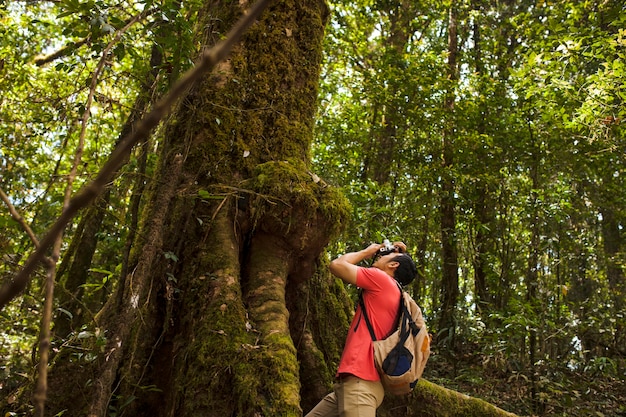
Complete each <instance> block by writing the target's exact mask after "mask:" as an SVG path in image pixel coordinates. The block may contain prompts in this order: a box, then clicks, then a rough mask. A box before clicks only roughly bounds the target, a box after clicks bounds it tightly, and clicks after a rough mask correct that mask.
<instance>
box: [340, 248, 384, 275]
mask: <svg viewBox="0 0 626 417" xmlns="http://www.w3.org/2000/svg"><path fill="white" fill-rule="evenodd" d="M382 246H383V245H381V244H378V243H372V244H371V245H369V246H368V247H367V248H365V249H362V250H360V251H358V252H349V253H345V254H343V255H341V256H340V257H339V258H337V259H335V260H333V261H332V262H331V263H330V272H331V273H332V274H333V275H334V276H336V277H337V278H341V280H342V281H344V282H346V283H348V284H353V285H356V272H357V271H358V266H356V265H357V264H358V263H359V262H361V261H362V260H364V259H368V258H373V257H374V255H376V252H378V249H380V248H382Z"/></svg>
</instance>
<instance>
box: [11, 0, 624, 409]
mask: <svg viewBox="0 0 626 417" xmlns="http://www.w3.org/2000/svg"><path fill="white" fill-rule="evenodd" d="M331 3H332V4H331V12H332V18H331V23H330V24H329V25H328V27H327V36H326V39H325V45H324V47H325V63H324V67H323V69H322V77H321V80H320V94H319V107H318V115H317V119H316V126H315V140H314V144H313V147H312V159H313V168H312V171H314V172H316V173H318V174H319V175H320V176H322V177H323V178H322V179H323V181H326V182H328V183H330V184H332V185H336V186H338V187H340V188H341V189H342V191H343V193H344V195H345V196H346V198H347V199H348V200H349V203H350V207H351V210H352V212H351V215H350V224H348V225H343V226H344V228H345V232H344V234H343V235H342V236H341V238H340V239H338V240H337V241H336V242H334V243H333V244H332V245H331V246H329V248H328V252H329V253H330V254H331V256H334V255H336V254H338V253H342V252H345V251H348V250H353V249H359V248H361V247H362V246H363V245H364V244H366V243H367V242H368V241H381V240H382V239H384V238H389V239H391V240H396V239H402V240H403V241H405V242H406V243H407V244H408V245H409V251H410V253H411V254H412V255H413V256H414V258H415V259H416V261H417V262H418V264H419V268H420V279H419V280H418V282H417V283H416V286H415V288H414V292H415V293H416V298H417V299H418V300H419V301H420V304H421V305H422V307H423V309H424V313H425V316H426V318H427V319H428V321H429V325H430V327H431V328H432V329H433V330H434V331H435V332H437V331H438V330H439V329H438V319H439V316H440V307H441V291H442V282H441V277H442V272H441V271H442V264H443V262H444V260H443V257H442V253H441V234H440V233H441V230H440V224H441V220H442V219H441V215H440V209H441V204H440V198H441V184H442V183H441V178H443V177H444V176H450V178H453V180H454V186H455V192H454V203H455V205H456V212H455V214H456V229H455V231H456V234H457V237H458V241H457V249H458V254H459V265H458V269H459V277H460V281H459V290H460V296H459V299H458V302H457V313H458V314H457V323H456V325H457V329H458V332H457V336H458V337H459V338H460V340H461V343H460V344H459V345H458V348H457V350H455V351H446V350H441V351H435V355H434V356H433V358H432V359H431V363H430V364H429V369H428V371H427V375H426V378H427V379H432V380H433V381H435V382H439V383H441V384H442V385H445V386H447V387H450V388H456V389H458V390H460V391H463V392H468V393H473V394H475V395H477V396H479V397H481V398H484V399H487V400H490V401H492V402H494V403H496V404H500V405H501V406H502V407H505V408H506V407H510V408H509V409H510V410H511V411H515V412H518V413H519V414H533V413H534V414H544V415H570V416H575V415H581V416H582V415H590V414H593V413H596V414H598V413H604V414H606V415H610V414H617V413H619V412H622V413H623V412H624V409H623V405H621V403H623V399H624V398H625V397H626V394H625V392H626V390H625V389H624V388H625V387H624V380H625V374H624V369H625V365H626V364H625V363H624V354H625V353H626V351H625V350H624V348H623V346H624V342H625V341H626V334H624V329H625V328H626V318H625V317H624V315H623V311H624V310H623V308H622V307H623V306H624V303H625V302H626V301H625V300H624V297H625V295H626V292H625V286H624V284H623V282H624V274H625V272H624V268H625V265H626V255H625V248H626V243H625V242H624V239H625V238H626V236H625V235H624V226H625V219H626V210H625V209H624V207H626V201H625V199H626V196H625V195H624V192H623V190H624V189H626V186H625V184H624V179H625V178H626V166H625V160H624V158H623V155H624V152H625V151H626V148H625V146H626V143H625V133H624V120H625V118H626V107H625V106H624V100H625V99H626V87H625V83H624V82H623V81H624V79H625V78H626V64H625V50H626V48H625V47H626V31H625V30H624V27H625V26H626V13H624V6H623V4H622V3H623V2H620V1H615V0H609V1H600V0H591V1H582V2H579V1H562V2H551V1H540V2H530V1H525V0H516V1H508V2H486V1H480V0H476V1H472V2H469V1H465V2H456V3H455V4H456V5H457V7H458V11H459V22H458V25H459V38H460V42H459V47H458V48H459V57H460V59H459V63H458V67H457V68H456V71H457V72H458V82H456V83H455V82H454V81H452V80H450V79H449V78H448V77H447V74H446V62H447V61H446V60H447V54H448V52H447V47H448V39H447V25H448V21H449V20H448V18H449V16H448V12H449V7H450V3H451V2H435V1H430V0H424V1H414V2H407V1H378V0H358V1H350V2H348V1H343V0H337V1H334V2H331ZM199 6H200V4H199V2H198V1H193V2H184V5H182V6H181V4H179V2H176V1H163V2H153V1H150V0H148V1H144V2H130V1H121V2H110V1H107V0H88V1H77V0H63V1H59V2H19V1H18V2H0V22H1V24H0V91H2V97H1V98H0V188H1V189H2V190H3V191H4V192H5V193H6V194H7V195H8V196H9V198H10V201H11V203H12V204H13V205H14V206H15V207H16V208H17V210H18V211H19V213H20V214H21V216H23V218H24V220H25V222H26V223H27V224H29V225H30V226H31V227H32V228H33V230H34V231H35V234H36V235H38V236H40V235H41V234H42V233H43V232H44V231H45V230H46V228H47V227H48V226H49V225H50V224H51V223H52V222H53V221H54V219H55V218H56V217H57V216H58V214H59V213H60V211H61V209H62V207H61V204H62V200H63V191H64V186H65V179H66V176H67V174H68V171H69V167H70V165H71V163H72V158H73V157H74V152H75V149H76V147H77V146H78V143H79V139H80V132H81V129H82V127H83V126H82V125H81V123H82V118H83V116H84V115H87V116H88V117H87V119H86V124H85V126H84V127H85V132H86V137H85V150H84V153H83V156H82V159H81V162H82V164H81V168H80V172H79V175H78V179H77V184H76V187H79V186H80V185H81V184H83V183H85V182H86V181H87V180H88V179H89V178H90V177H91V176H92V175H93V174H94V172H96V171H97V169H98V168H99V166H100V165H101V164H102V162H103V160H104V158H105V157H106V156H107V155H108V153H109V152H110V150H111V149H112V148H113V147H114V146H115V143H116V141H117V140H118V138H119V135H120V134H121V130H122V126H123V124H124V122H125V120H126V118H127V117H128V115H129V114H130V113H131V110H132V108H133V106H134V103H135V100H136V97H137V96H138V95H139V94H140V92H142V91H146V89H147V87H146V86H145V85H144V84H143V83H144V82H145V81H144V80H145V79H146V78H145V75H146V74H147V73H148V72H149V71H151V70H153V69H154V68H151V67H150V65H151V64H150V59H149V56H150V53H151V50H152V48H153V46H158V49H159V50H160V51H161V52H162V53H163V54H164V56H165V58H164V60H163V64H161V65H159V68H158V70H159V72H158V74H159V76H157V78H156V85H157V86H156V89H155V90H154V94H155V95H158V94H161V93H162V92H164V91H166V90H167V87H168V85H169V83H170V81H171V79H172V78H176V77H177V75H178V74H180V72H181V71H182V70H183V69H184V68H185V67H187V66H189V65H190V57H191V56H193V55H194V54H195V52H196V51H197V50H198V46H197V45H196V44H195V43H194V40H192V36H191V33H192V24H193V22H194V19H195V13H196V10H197V8H198V7H199ZM140 15H141V18H140V19H138V20H137V22H136V23H135V24H133V25H131V27H129V28H128V29H127V30H125V31H124V33H123V35H122V36H121V37H120V38H119V40H115V35H116V34H117V33H118V32H119V31H121V30H122V29H123V28H124V27H125V26H126V25H127V24H128V23H129V22H130V20H131V19H132V17H135V16H140ZM164 23H167V24H168V25H170V26H168V29H167V30H163V29H162V26H161V25H162V24H164ZM277 30H278V29H277ZM279 30H280V33H281V35H282V31H283V28H279ZM258 36H259V37H260V38H259V39H261V36H262V34H258ZM109 45H110V46H111V49H110V52H108V53H107V55H106V56H103V53H105V51H107V46H109ZM54 52H57V54H53V53H54ZM100 62H104V66H103V69H102V72H101V73H100V74H99V75H98V76H97V80H96V81H97V82H96V87H95V90H94V93H95V94H94V101H93V103H92V104H91V105H90V106H88V96H89V93H90V88H91V87H90V85H91V81H92V78H93V76H94V74H96V72H97V68H98V64H99V63H100ZM241 88H242V91H244V90H245V89H246V87H245V86H242V87H241ZM448 91H454V96H455V102H454V110H453V111H452V112H448V113H446V112H445V111H444V98H445V96H446V93H447V92H448ZM268 106H269V104H268ZM215 120H216V123H217V124H218V125H219V124H222V123H224V122H225V120H224V121H222V120H220V119H215ZM449 124H452V125H453V126H454V129H453V131H454V137H453V148H454V155H453V156H454V163H453V164H452V165H450V166H444V165H443V164H442V163H441V161H442V159H443V155H442V141H443V134H444V133H443V132H444V128H445V127H446V126H448V125H449ZM252 128H254V127H252ZM157 147H158V144H151V145H146V149H149V150H150V151H152V150H154V149H156V148H157ZM218 151H219V152H221V150H216V152H218ZM138 153H139V152H138ZM154 158H155V157H154V155H150V156H149V161H150V162H149V163H148V172H147V174H146V175H148V176H150V169H151V167H152V166H153V165H154ZM274 162H276V164H271V163H270V164H268V165H267V166H266V167H265V169H269V168H271V167H275V166H276V167H282V166H286V163H283V162H279V161H274ZM139 165H140V163H139V158H138V155H134V156H133V159H132V160H131V161H130V162H129V164H128V165H127V166H126V167H125V169H124V171H123V172H122V174H121V175H120V176H119V177H118V178H117V179H116V180H115V183H114V184H113V187H112V188H111V190H112V191H113V193H112V196H111V201H110V203H109V207H108V208H107V209H108V210H107V214H106V215H105V219H104V221H103V226H102V228H101V230H100V231H99V233H98V246H97V249H96V253H95V256H94V259H93V261H92V265H91V268H90V273H89V275H88V277H87V278H86V283H85V284H84V287H83V288H84V289H86V290H87V293H86V295H85V301H86V300H89V303H88V304H89V305H87V303H85V304H84V306H85V307H88V308H90V309H92V310H93V313H94V314H95V312H97V310H98V308H99V307H100V306H101V304H102V302H104V301H105V300H106V298H107V297H108V295H109V294H111V288H112V287H111V286H112V285H114V282H111V281H110V280H109V279H110V277H111V276H113V275H116V274H117V273H119V271H120V270H121V269H122V267H123V265H122V260H121V259H120V258H121V257H120V255H119V254H120V253H121V252H122V251H123V248H124V246H125V243H126V242H125V239H126V236H127V234H128V233H129V232H131V229H132V225H131V224H130V221H129V216H130V214H129V213H128V212H126V209H125V207H128V206H129V201H130V198H131V195H132V193H133V184H134V180H135V179H136V172H137V170H138V169H139V168H138V167H139ZM261 168H262V167H261ZM299 168H300V167H299ZM259 169H260V168H259ZM300 176H302V178H300ZM292 177H293V178H294V183H297V182H299V181H301V182H304V181H307V182H308V181H310V178H309V177H308V176H304V175H303V173H302V170H301V169H298V170H297V172H296V173H292V174H290V176H289V178H292ZM272 178H273V177H272ZM261 179H262V178H261ZM290 185H291V183H290V182H288V181H285V182H282V183H280V184H276V183H272V182H271V181H270V182H269V183H263V184H257V186H258V187H259V189H260V190H261V191H263V190H268V189H272V190H275V189H281V187H288V186H290ZM303 190H304V191H307V190H308V191H311V190H309V189H308V188H307V189H303ZM304 191H302V193H300V194H297V193H296V194H294V195H293V196H292V197H293V198H299V197H302V198H304V197H307V198H308V200H309V201H310V204H311V205H315V207H313V208H317V206H316V204H318V202H319V204H320V206H321V207H322V208H323V209H325V208H328V213H331V212H332V211H333V209H335V210H338V211H341V212H342V213H343V211H344V210H347V208H346V207H348V206H347V205H346V204H344V202H343V200H341V199H340V198H339V197H338V196H335V195H330V194H329V195H327V196H326V199H324V193H320V195H319V196H318V195H312V194H311V196H309V195H308V194H305V193H304ZM308 191H307V192H308ZM203 192H204V193H206V194H207V195H204V196H203V195H200V197H203V198H207V199H208V198H209V194H208V192H207V191H203ZM328 193H330V191H329V192H328ZM320 196H321V197H320ZM318 197H319V200H320V201H318ZM322 200H323V201H322ZM323 204H329V205H330V206H323ZM333 204H336V207H334V206H332V205H333ZM331 206H332V207H331ZM111 208H113V209H111ZM120 208H121V209H120ZM80 220H81V219H80V218H79V219H77V221H76V224H73V225H72V226H71V227H70V228H69V229H68V231H67V239H66V247H65V249H67V248H68V246H69V242H70V241H71V239H72V237H73V236H74V233H75V232H76V231H77V230H78V228H79V223H80ZM0 229H1V230H2V231H3V232H2V233H0V256H1V257H2V260H3V262H2V263H0V280H1V282H6V281H7V280H9V279H10V277H11V276H12V274H14V273H15V271H17V270H18V269H19V265H20V264H21V262H23V260H24V258H25V257H26V256H27V254H28V253H29V252H30V250H31V249H32V248H33V245H34V244H33V242H30V241H29V240H28V239H27V238H26V237H25V236H26V235H25V234H24V233H23V230H22V229H21V227H20V226H19V224H18V223H17V222H15V221H14V220H13V219H11V217H10V215H9V213H8V211H7V210H0ZM172 256H174V257H176V254H174V253H173V252H167V253H165V257H166V258H167V257H169V260H172V261H176V259H174V258H172ZM171 278H172V279H173V280H175V279H176V278H175V277H174V276H173V275H172V277H171ZM40 286H41V279H40V277H37V278H36V279H35V280H33V282H32V285H31V287H30V288H29V289H28V291H27V292H26V293H25V294H24V296H23V297H21V298H20V299H18V300H15V301H14V302H13V303H12V304H11V305H10V306H9V307H7V308H6V309H4V310H3V311H2V312H1V313H0V359H1V360H0V363H1V364H2V365H0V366H2V368H0V392H3V393H4V392H10V391H12V390H13V389H15V388H16V387H18V386H19V385H20V383H21V382H23V381H24V380H27V379H29V378H32V370H33V361H32V359H31V357H32V352H33V351H36V338H37V332H38V325H39V324H38V319H39V318H38V315H39V310H40V303H41V299H40V290H41V288H40ZM61 291H62V289H61ZM333 292H335V293H336V292H340V290H339V289H333ZM320 303H321V301H320ZM320 308H321V307H320ZM337 309H340V310H341V311H342V313H341V314H343V313H344V310H346V306H337ZM57 313H59V314H72V312H71V311H63V310H62V309H59V310H57ZM83 330H84V331H86V329H83ZM327 330H328V329H322V330H321V331H320V332H321V333H322V334H321V335H320V334H317V335H316V337H319V338H321V339H328V338H330V337H331V336H332V335H329V334H326V333H324V332H325V331H327ZM81 334H82V336H81ZM99 336H102V337H104V336H103V335H99ZM100 342H102V340H100ZM100 342H98V337H96V334H95V332H92V333H80V330H79V331H78V332H74V333H73V334H72V335H70V336H69V337H68V338H67V339H64V340H57V341H56V342H55V343H57V345H56V346H59V345H63V344H65V345H66V346H67V345H70V344H71V345H72V346H73V347H74V348H75V350H76V352H77V355H82V356H81V357H80V360H86V358H89V351H90V350H94V351H95V350H97V349H99V345H98V343H100ZM83 353H84V354H83ZM335 353H336V352H333V354H335ZM335 356H336V355H335ZM335 356H332V357H329V358H327V359H328V361H329V362H331V363H332V362H335V361H336V360H337V358H336V357H335ZM77 358H78V356H77ZM328 372H332V370H328ZM428 372H431V374H430V375H428ZM124 401H125V399H119V403H120V404H122V405H123V403H124Z"/></svg>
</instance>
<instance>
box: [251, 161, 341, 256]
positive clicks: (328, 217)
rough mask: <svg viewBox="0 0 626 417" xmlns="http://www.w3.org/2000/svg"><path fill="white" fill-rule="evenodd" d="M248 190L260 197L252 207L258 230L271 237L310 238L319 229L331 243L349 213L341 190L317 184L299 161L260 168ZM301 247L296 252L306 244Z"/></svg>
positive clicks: (264, 165)
mask: <svg viewBox="0 0 626 417" xmlns="http://www.w3.org/2000/svg"><path fill="white" fill-rule="evenodd" d="M246 187H247V188H249V189H250V190H252V191H253V192H254V193H255V194H256V195H257V198H256V199H255V202H254V206H253V207H252V209H253V212H254V217H255V219H256V224H257V226H260V227H265V228H266V229H268V230H266V231H268V232H270V233H279V234H282V235H284V236H287V235H296V236H307V232H308V233H310V232H311V229H312V228H319V229H321V230H322V231H323V234H324V235H325V236H326V238H327V239H328V238H330V237H332V236H334V235H336V234H337V233H338V232H339V231H340V230H341V227H342V226H341V224H342V222H341V220H342V219H345V218H347V216H348V215H349V212H350V206H349V203H348V201H347V199H346V198H345V197H344V196H343V195H342V194H341V193H340V192H339V191H338V190H336V189H334V188H332V187H328V186H326V185H325V184H324V183H323V182H321V181H319V180H318V181H316V179H315V177H314V176H313V175H312V174H311V173H310V172H309V171H308V170H307V168H306V166H305V164H304V163H303V162H301V161H297V160H289V161H275V162H274V161H273V162H267V163H264V164H260V165H258V166H257V167H256V168H255V170H254V176H253V177H252V178H251V179H250V180H249V181H247V183H246ZM303 228H305V229H307V230H302V229H303ZM298 243H299V244H300V246H299V247H298V246H296V249H301V248H302V247H303V246H304V244H305V243H306V242H305V241H303V240H300V241H299V242H298Z"/></svg>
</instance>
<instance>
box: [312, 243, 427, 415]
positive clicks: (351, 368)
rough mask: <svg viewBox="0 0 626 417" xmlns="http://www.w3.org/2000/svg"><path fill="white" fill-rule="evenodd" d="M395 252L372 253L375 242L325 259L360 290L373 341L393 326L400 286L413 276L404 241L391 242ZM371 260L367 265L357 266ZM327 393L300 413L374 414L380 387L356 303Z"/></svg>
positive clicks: (334, 271) (369, 340)
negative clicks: (310, 408)
mask: <svg viewBox="0 0 626 417" xmlns="http://www.w3.org/2000/svg"><path fill="white" fill-rule="evenodd" d="M393 246H394V248H395V252H391V253H388V254H384V255H382V256H379V257H376V256H377V254H379V253H380V252H379V251H380V249H381V248H384V245H381V244H376V243H374V244H371V245H370V246H368V247H367V248H365V249H363V250H360V251H358V252H351V253H346V254H344V255H341V256H340V257H339V258H337V259H335V260H334V261H332V262H331V263H330V272H331V273H332V274H333V275H335V276H336V277H338V278H341V279H342V280H343V281H344V282H346V283H348V284H352V285H356V286H357V287H359V288H361V289H362V291H363V293H362V296H363V301H364V303H365V308H366V310H367V311H368V317H369V319H370V322H371V324H372V327H373V329H374V333H375V335H376V339H383V338H385V337H387V336H388V335H389V334H390V333H391V332H392V331H393V329H394V327H395V325H396V320H397V318H398V317H397V316H398V308H399V305H400V288H399V286H398V283H400V284H401V285H407V284H408V283H410V282H411V281H413V279H414V278H415V275H416V274H417V268H416V267H415V264H414V263H413V260H412V259H411V257H410V256H409V255H408V254H406V245H405V244H404V243H402V242H394V244H393ZM370 258H375V259H374V263H373V264H372V266H371V267H370V268H364V267H360V266H357V264H358V263H359V262H361V261H363V260H365V259H370ZM335 378H336V382H335V385H334V387H333V392H331V393H330V394H328V395H327V396H326V397H324V398H323V399H322V400H321V401H320V402H319V403H318V404H317V405H316V406H315V407H314V408H313V410H311V411H310V412H309V413H308V414H307V416H306V417H323V416H333V417H334V416H341V417H363V416H366V417H375V416H376V409H377V408H378V406H380V404H381V403H382V402H383V398H384V396H385V391H384V389H383V386H382V383H381V382H380V376H379V375H378V372H377V370H376V366H375V365H374V347H373V344H372V338H371V336H370V333H369V331H368V329H367V325H366V324H365V319H364V318H363V315H362V312H361V307H360V306H358V307H357V310H356V312H355V315H354V317H353V319H352V324H351V325H350V330H349V331H348V336H347V338H346V343H345V346H344V349H343V353H342V355H341V360H340V361H339V367H338V369H337V374H336V377H335Z"/></svg>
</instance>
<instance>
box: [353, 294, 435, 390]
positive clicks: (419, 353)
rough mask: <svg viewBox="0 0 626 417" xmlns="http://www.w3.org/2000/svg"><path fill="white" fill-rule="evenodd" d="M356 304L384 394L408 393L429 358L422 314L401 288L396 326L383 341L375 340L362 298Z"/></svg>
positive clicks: (428, 341) (428, 342)
mask: <svg viewBox="0 0 626 417" xmlns="http://www.w3.org/2000/svg"><path fill="white" fill-rule="evenodd" d="M398 287H400V286H399V285H398ZM359 303H360V305H361V310H362V311H363V317H364V318H365V323H366V324H367V329H368V330H369V332H370V336H371V337H372V340H373V343H374V362H375V364H376V369H377V370H378V373H379V374H380V379H381V382H382V384H383V387H384V388H385V391H386V392H388V393H390V394H393V395H404V394H409V393H410V392H411V391H412V390H413V388H414V387H415V385H416V384H417V382H418V381H419V379H420V377H421V376H422V373H423V372H424V367H425V366H426V362H427V361H428V357H429V356H430V335H429V334H428V329H427V328H426V323H424V318H423V317H422V311H421V310H420V308H419V306H418V305H417V304H416V303H415V301H414V300H413V298H412V297H411V296H410V295H409V294H408V293H407V292H406V291H403V290H402V287H400V308H399V311H398V317H399V319H398V321H397V323H398V324H397V327H396V328H395V330H394V331H393V332H392V333H391V334H390V335H389V336H387V337H386V338H385V339H382V340H376V336H375V335H374V329H373V328H372V324H371V322H370V320H369V317H368V316H367V311H366V309H365V303H364V302H363V297H362V295H359Z"/></svg>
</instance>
